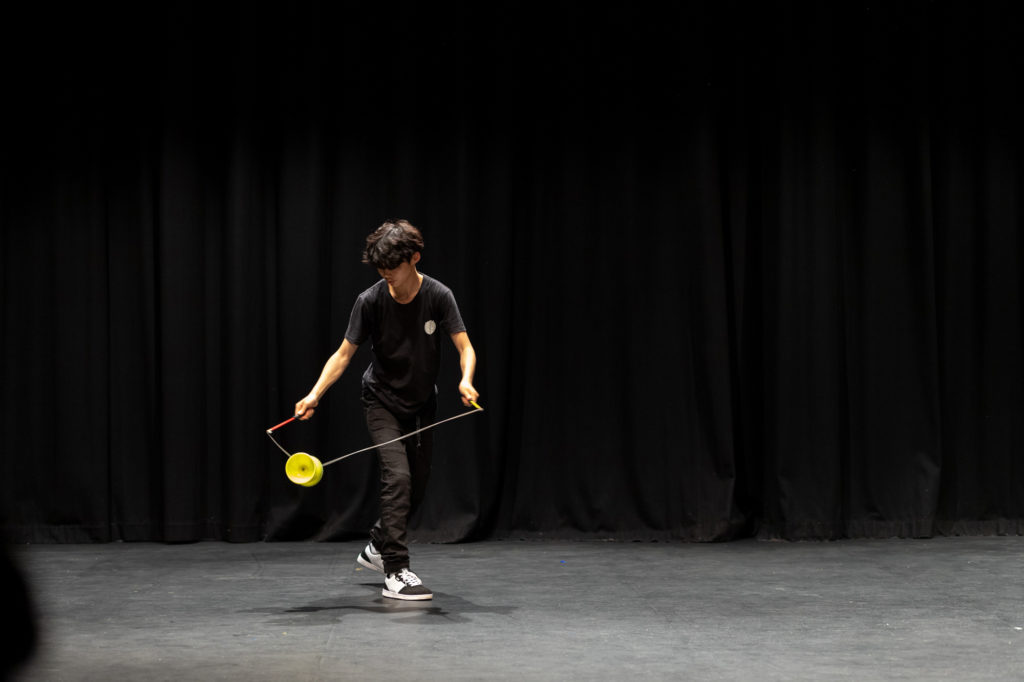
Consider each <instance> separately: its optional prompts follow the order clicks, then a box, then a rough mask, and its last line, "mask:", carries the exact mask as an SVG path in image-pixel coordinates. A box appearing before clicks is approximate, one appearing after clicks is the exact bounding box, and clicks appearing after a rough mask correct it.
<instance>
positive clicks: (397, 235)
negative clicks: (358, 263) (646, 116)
mask: <svg viewBox="0 0 1024 682" xmlns="http://www.w3.org/2000/svg"><path fill="white" fill-rule="evenodd" d="M422 251H423V235H421V234H420V231H419V230H417V229H416V228H415V227H413V226H412V223H410V222H409V221H408V220H396V221H394V222H391V221H388V222H386V223H384V224H383V225H381V226H380V227H378V228H377V229H376V230H374V231H373V232H372V233H370V235H369V236H368V237H367V238H366V248H365V249H364V250H363V262H364V263H366V264H367V265H372V266H373V267H375V268H377V269H378V270H394V269H395V268H397V267H398V266H399V265H401V264H402V263H404V262H406V261H408V260H410V259H411V258H412V256H413V254H414V253H421V252H422Z"/></svg>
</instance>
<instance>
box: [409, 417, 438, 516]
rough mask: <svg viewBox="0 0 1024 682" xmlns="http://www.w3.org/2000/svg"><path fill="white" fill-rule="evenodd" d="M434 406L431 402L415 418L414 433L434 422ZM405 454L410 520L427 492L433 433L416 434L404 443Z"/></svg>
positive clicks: (432, 449)
mask: <svg viewBox="0 0 1024 682" xmlns="http://www.w3.org/2000/svg"><path fill="white" fill-rule="evenodd" d="M435 406H436V404H435V403H434V402H433V401H431V404H430V405H428V406H427V407H426V408H425V409H424V410H423V411H422V412H421V413H420V414H419V415H418V416H417V417H416V423H415V424H413V429H412V430H414V431H417V430H419V429H421V428H423V427H424V426H427V425H428V424H432V423H433V421H434V414H435V412H436V410H435ZM404 442H405V443H406V444H407V445H406V449H405V453H406V457H407V458H408V461H409V473H410V475H411V476H412V490H411V493H410V499H409V517H410V518H411V517H412V515H413V514H415V513H416V510H417V509H419V507H420V504H422V502H423V496H424V494H425V493H426V491H427V482H428V481H429V480H430V466H431V461H432V459H433V455H434V432H433V431H431V430H428V431H424V432H423V433H418V434H416V435H415V436H412V437H411V438H408V439H406V440H405V441H404Z"/></svg>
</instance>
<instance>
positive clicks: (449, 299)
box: [345, 273, 466, 415]
mask: <svg viewBox="0 0 1024 682" xmlns="http://www.w3.org/2000/svg"><path fill="white" fill-rule="evenodd" d="M420 274H422V273H420ZM463 331H466V326H465V325H464V324H463V322H462V316H461V315H460V314H459V306H458V305H457V304H456V303H455V296H453V295H452V292H451V289H449V288H448V287H446V286H445V285H444V284H441V283H440V282H438V281H437V280H436V279H433V278H432V277H428V276H427V275H423V281H422V282H421V283H420V290H419V292H418V293H417V294H416V297H415V298H414V299H412V300H411V301H409V302H408V303H398V302H397V301H395V299H393V298H392V297H391V294H390V293H389V292H388V283H387V282H386V281H385V280H383V279H382V280H380V281H378V282H377V283H376V284H374V285H373V286H372V287H370V288H369V289H367V290H366V291H364V292H363V293H361V294H359V298H357V299H356V303H355V305H354V306H353V307H352V314H351V316H350V317H349V321H348V329H347V330H346V331H345V338H346V339H348V341H349V343H353V344H355V345H357V346H361V345H363V343H365V342H366V340H367V339H370V340H371V341H372V342H373V362H372V363H371V364H370V366H369V367H367V368H366V372H364V373H363V384H364V385H365V386H366V387H368V388H369V389H370V390H371V391H373V393H374V395H376V396H377V398H378V399H379V400H380V401H381V402H382V403H384V405H385V406H386V407H387V408H388V409H390V410H391V411H393V412H396V413H399V414H405V415H412V414H415V413H417V412H418V411H419V410H420V409H421V408H422V407H423V406H424V405H426V404H427V403H428V402H429V401H430V399H431V398H432V397H433V396H434V394H435V392H436V390H437V389H436V387H435V386H434V382H435V381H437V370H438V367H439V366H440V363H441V342H442V339H448V338H450V337H451V335H452V334H456V333H458V332H463Z"/></svg>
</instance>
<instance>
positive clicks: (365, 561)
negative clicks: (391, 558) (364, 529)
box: [356, 542, 384, 573]
mask: <svg viewBox="0 0 1024 682" xmlns="http://www.w3.org/2000/svg"><path fill="white" fill-rule="evenodd" d="M356 561H358V562H359V563H360V565H362V566H365V567H366V568H369V569H370V570H373V571H377V572H378V573H383V572H384V560H383V559H381V557H380V552H378V551H377V548H376V547H374V546H373V543H372V542H368V543H366V548H365V549H364V550H363V551H362V552H360V553H359V556H357V557H356Z"/></svg>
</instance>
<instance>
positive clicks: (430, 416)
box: [362, 388, 437, 573]
mask: <svg viewBox="0 0 1024 682" xmlns="http://www.w3.org/2000/svg"><path fill="white" fill-rule="evenodd" d="M362 402H363V412H364V414H365V415H366V428H367V429H369V431H370V440H371V441H372V442H373V443H386V442H387V441H389V440H393V439H395V438H398V437H399V436H402V435H404V434H406V433H410V432H412V431H416V430H417V429H420V428H423V427H424V426H427V425H428V424H430V423H432V422H433V420H434V414H435V413H436V411H437V401H436V400H433V399H432V400H431V401H430V403H429V404H427V405H426V406H425V407H424V408H423V409H422V410H421V411H420V412H419V413H418V414H417V415H415V416H413V417H398V416H396V415H395V414H394V413H392V412H391V411H390V410H389V409H388V408H386V407H384V405H383V404H381V402H380V401H379V400H378V399H377V397H376V396H375V395H373V393H372V392H371V391H369V390H368V389H366V388H364V389H363V397H362ZM433 452H434V439H433V432H432V431H424V432H423V433H418V434H416V435H415V436H411V437H409V438H406V439H405V440H400V441H398V442H397V443H391V444H390V445H385V446H383V447H380V448H377V455H378V457H379V458H380V518H379V519H377V522H376V523H375V524H373V528H371V529H370V539H371V540H372V541H373V546H374V547H376V548H377V551H378V552H380V554H381V559H383V560H384V570H385V571H386V572H388V573H394V572H396V571H398V570H401V569H403V568H408V567H409V547H408V545H407V544H406V526H407V525H408V523H409V517H411V516H412V515H413V513H414V512H415V511H416V509H417V508H419V506H420V502H422V501H423V493H424V492H426V489H427V480H428V479H429V478H430V460H431V457H432V455H433Z"/></svg>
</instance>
